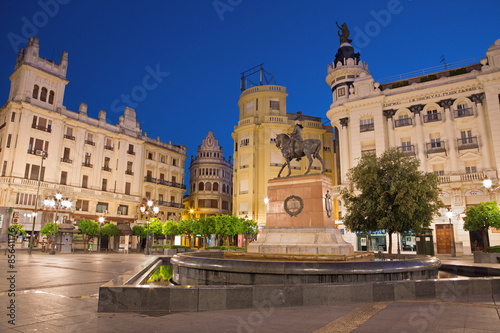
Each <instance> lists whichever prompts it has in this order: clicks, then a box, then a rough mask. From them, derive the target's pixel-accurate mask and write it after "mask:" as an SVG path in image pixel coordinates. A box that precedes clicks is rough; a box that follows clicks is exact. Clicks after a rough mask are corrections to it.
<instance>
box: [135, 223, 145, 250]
mask: <svg viewBox="0 0 500 333" xmlns="http://www.w3.org/2000/svg"><path fill="white" fill-rule="evenodd" d="M132 233H133V234H134V236H137V238H138V240H137V252H139V250H140V246H141V242H140V240H141V239H146V237H147V234H146V229H145V228H144V227H143V226H142V225H134V227H133V228H132Z"/></svg>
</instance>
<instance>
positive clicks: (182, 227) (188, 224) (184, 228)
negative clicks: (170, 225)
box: [178, 219, 194, 247]
mask: <svg viewBox="0 0 500 333" xmlns="http://www.w3.org/2000/svg"><path fill="white" fill-rule="evenodd" d="M193 223H194V222H193V219H187V220H181V221H179V224H178V228H179V234H180V235H186V236H187V237H188V241H189V247H193V246H192V242H191V236H192V235H193Z"/></svg>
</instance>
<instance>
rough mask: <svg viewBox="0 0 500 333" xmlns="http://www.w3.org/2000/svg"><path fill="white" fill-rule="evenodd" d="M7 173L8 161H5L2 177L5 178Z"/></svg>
mask: <svg viewBox="0 0 500 333" xmlns="http://www.w3.org/2000/svg"><path fill="white" fill-rule="evenodd" d="M6 172H7V161H3V167H2V177H5V173H6Z"/></svg>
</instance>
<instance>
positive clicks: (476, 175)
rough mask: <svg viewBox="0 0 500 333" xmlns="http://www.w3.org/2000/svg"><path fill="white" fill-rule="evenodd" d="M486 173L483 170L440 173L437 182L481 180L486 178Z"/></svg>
mask: <svg viewBox="0 0 500 333" xmlns="http://www.w3.org/2000/svg"><path fill="white" fill-rule="evenodd" d="M486 178H487V177H486V174H484V173H483V172H469V173H462V174H453V175H440V176H439V182H440V183H450V182H478V181H479V182H482V181H483V180H484V179H486Z"/></svg>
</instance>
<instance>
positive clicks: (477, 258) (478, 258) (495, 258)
mask: <svg viewBox="0 0 500 333" xmlns="http://www.w3.org/2000/svg"><path fill="white" fill-rule="evenodd" d="M474 262H475V263H488V264H500V253H485V252H479V251H476V252H474ZM499 267H500V265H499Z"/></svg>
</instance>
